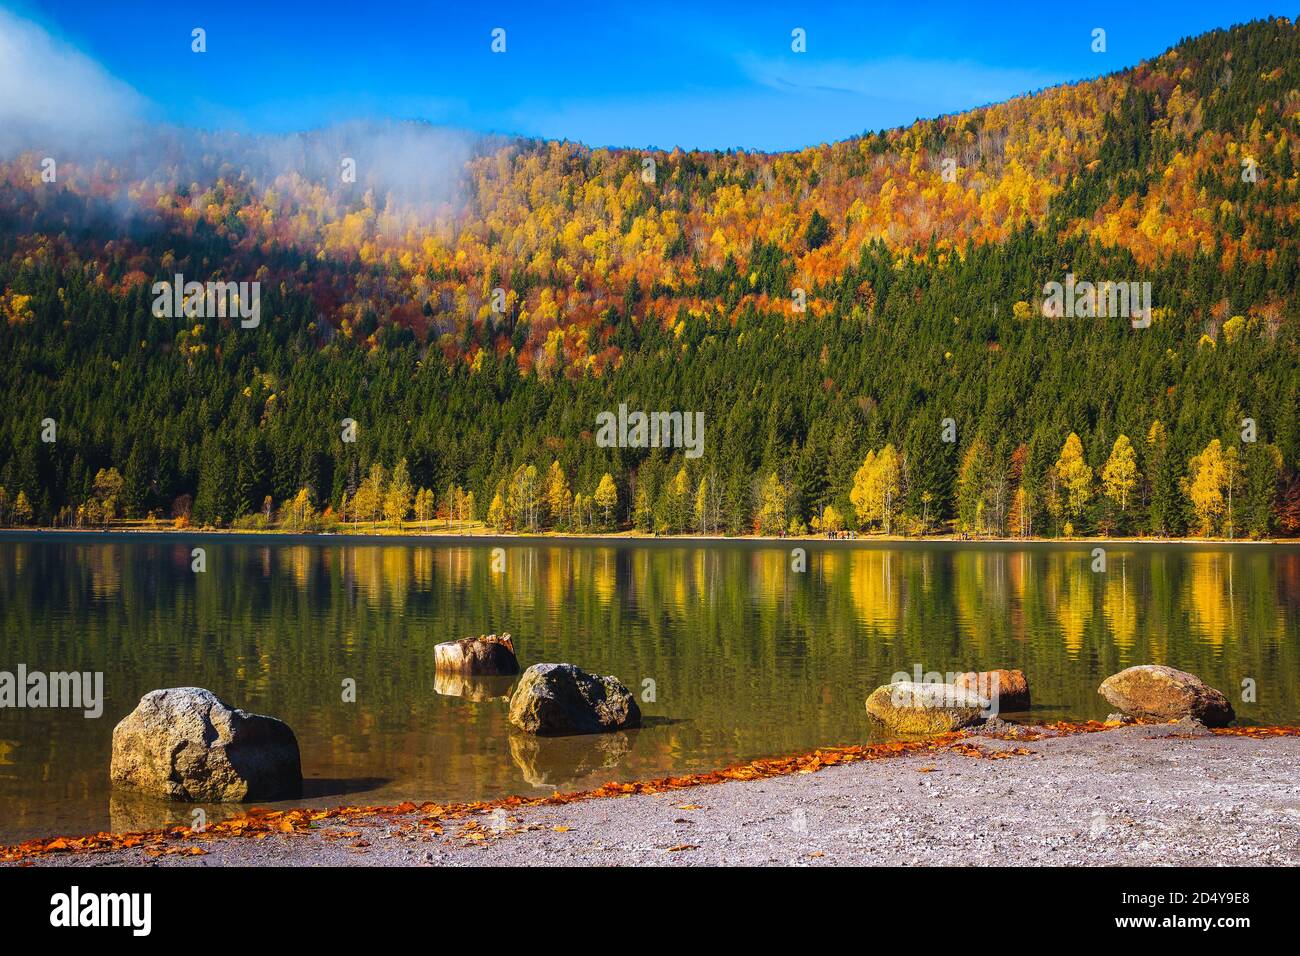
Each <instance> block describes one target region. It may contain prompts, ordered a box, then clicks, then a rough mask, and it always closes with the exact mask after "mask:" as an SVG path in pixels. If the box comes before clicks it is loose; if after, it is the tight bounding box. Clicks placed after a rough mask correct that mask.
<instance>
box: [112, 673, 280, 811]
mask: <svg viewBox="0 0 1300 956" xmlns="http://www.w3.org/2000/svg"><path fill="white" fill-rule="evenodd" d="M109 778H110V779H111V780H112V781H113V783H115V784H117V785H118V786H121V787H128V788H130V789H133V790H138V791H141V792H144V793H151V794H155V795H157V796H162V797H168V798H169V799H172V800H187V801H194V802H199V803H227V802H229V803H237V802H242V801H247V800H275V799H279V798H285V797H296V796H298V795H299V793H300V792H301V790H302V764H301V760H300V757H299V754H298V740H297V738H295V737H294V735H293V731H292V730H290V729H289V726H288V725H287V724H285V723H284V722H283V721H280V720H276V719H275V718H274V717H263V716H261V715H259V714H249V713H245V712H244V711H242V710H237V709H235V708H233V707H231V706H230V705H229V704H227V703H226V702H225V701H223V700H221V699H220V698H219V697H217V695H216V694H214V693H212V692H211V691H209V690H204V689H203V688H201V687H169V688H167V689H165V690H155V691H150V692H149V693H147V694H145V695H144V696H143V697H141V698H140V703H139V704H138V705H137V706H136V708H135V710H133V711H131V713H129V714H127V715H126V716H125V717H124V718H122V721H121V723H119V724H118V725H117V726H116V727H115V728H114V729H113V760H112V764H111V767H110V769H109Z"/></svg>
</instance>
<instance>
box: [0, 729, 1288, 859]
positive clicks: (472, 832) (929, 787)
mask: <svg viewBox="0 0 1300 956" xmlns="http://www.w3.org/2000/svg"><path fill="white" fill-rule="evenodd" d="M1297 757H1300V727H1262V728H1260V727H1246V728H1231V729H1225V730H1219V731H1210V730H1207V729H1206V728H1205V727H1203V726H1202V725H1200V724H1199V723H1197V722H1195V721H1186V720H1184V721H1179V722H1174V723H1169V724H1129V725H1122V726H1115V725H1111V724H1101V723H1098V722H1095V721H1093V722H1087V723H1082V724H1064V723H1062V724H1055V725H1048V726H1036V725H1010V724H1001V725H998V726H996V727H991V728H986V729H983V730H973V731H966V732H958V733H951V734H944V735H941V736H938V737H933V738H928V739H925V740H919V741H906V742H895V743H887V744H874V745H867V746H857V747H838V748H826V749H823V750H817V751H813V752H812V753H807V754H800V755H796V756H792V757H784V758H775V759H770V760H756V761H752V762H750V763H748V764H740V765H736V766H733V767H729V768H724V769H722V770H717V771H712V772H708V773H702V774H691V775H684V776H679V777H665V778H660V779H658V780H650V781H642V782H638V783H624V784H618V783H610V784H606V785H605V786H604V787H601V788H599V789H597V790H592V791H585V792H580V793H568V794H555V795H552V796H546V797H530V798H522V797H508V798H504V799H501V800H494V801H487V802H476V803H462V804H443V805H440V804H433V803H424V804H418V805H417V804H415V803H403V804H398V805H396V806H391V807H355V806H354V807H337V808H333V809H328V810H310V809H296V810H287V811H259V810H258V809H257V808H255V807H254V808H250V809H249V811H248V812H247V814H246V815H244V816H240V817H236V818H233V819H231V820H227V821H222V822H221V823H217V824H212V825H211V826H209V827H208V828H207V830H205V831H203V832H199V833H196V832H193V831H191V830H190V829H189V828H188V827H182V826H173V827H168V828H165V829H160V830H152V831H141V832H138V833H130V834H117V835H113V834H107V833H100V834H94V835H91V836H87V837H52V838H45V839H38V840H29V841H26V842H24V843H21V844H16V845H14V846H0V863H2V864H4V865H17V866H32V865H37V866H104V865H107V866H139V865H149V866H156V865H196V866H226V865H233V866H250V865H251V866H259V865H270V866H286V865H288V866H296V865H323V866H350V865H357V864H363V865H379V866H412V865H451V866H460V865H484V864H486V865H505V866H515V865H526V864H534V863H544V864H549V865H556V864H558V865H583V866H590V865H597V866H606V865H646V864H649V865H700V864H704V865H719V864H720V865H734V864H746V865H749V864H755V865H773V864H775V865H788V864H811V865H844V864H853V865H864V864H865V865H873V864H877V865H915V864H922V865H925V864H936V863H942V864H954V863H956V864H970V865H981V864H989V863H999V862H1000V863H1004V864H1005V863H1020V864H1027V865H1034V864H1043V863H1055V864H1066V865H1116V864H1134V865H1145V866H1150V865H1184V864H1192V863H1201V864H1202V865H1204V864H1206V863H1209V864H1237V865H1261V864H1265V865H1298V864H1300V812H1297V810H1296V808H1295V807H1294V806H1293V805H1292V801H1291V800H1290V799H1289V798H1288V797H1287V794H1288V793H1294V792H1295V791H1296V789H1297V788H1300V760H1297ZM1243 770H1246V771H1249V772H1243Z"/></svg>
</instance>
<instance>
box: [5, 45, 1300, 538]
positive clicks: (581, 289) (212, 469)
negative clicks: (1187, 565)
mask: <svg viewBox="0 0 1300 956" xmlns="http://www.w3.org/2000/svg"><path fill="white" fill-rule="evenodd" d="M398 133H399V134H400V135H401V136H402V137H403V141H404V142H405V143H407V144H408V146H409V145H410V144H414V146H415V148H414V149H411V150H408V151H409V152H412V153H414V155H415V158H414V160H413V162H412V166H411V169H410V171H409V173H407V172H406V171H404V170H402V169H400V168H399V169H397V170H396V171H395V170H394V167H393V164H392V163H391V162H387V163H385V162H383V161H382V160H379V159H376V160H373V161H371V160H368V159H367V155H366V151H365V145H364V143H360V144H358V143H357V142H356V141H357V140H358V139H361V140H365V139H366V137H367V135H368V134H367V133H366V131H364V130H361V131H358V130H357V129H353V130H351V131H345V132H342V133H340V132H338V131H332V132H331V131H323V132H320V133H316V134H306V135H304V136H301V137H295V138H288V139H286V140H285V141H272V140H265V139H263V140H247V139H239V138H237V137H233V136H224V135H218V134H209V135H204V136H202V137H197V141H196V138H195V137H190V136H187V134H185V133H184V132H183V131H176V130H159V131H158V133H157V139H156V143H155V144H154V148H153V149H152V151H151V150H150V149H148V148H144V147H142V148H141V149H137V150H133V151H131V152H130V154H129V155H127V156H122V155H120V154H119V155H118V156H116V157H114V156H98V157H78V156H70V157H66V158H64V157H60V161H59V164H58V176H57V180H56V181H54V182H48V181H45V179H43V177H42V160H43V158H44V156H43V154H42V153H41V152H39V151H29V152H26V153H22V154H20V155H17V156H14V157H10V158H9V159H8V160H7V161H5V162H4V163H2V164H0V290H3V291H2V293H0V312H2V313H3V316H4V321H3V322H0V362H3V368H4V372H3V374H2V375H0V400H3V401H4V404H5V409H6V410H5V414H4V416H3V418H2V419H0V488H2V489H3V490H2V491H0V524H10V523H19V524H26V523H41V524H48V523H58V524H81V525H85V524H96V523H100V522H103V521H106V520H109V519H111V518H113V517H143V516H145V515H147V514H150V513H152V514H156V515H158V516H161V517H165V518H167V519H168V520H171V519H172V518H176V519H178V520H179V521H180V522H181V523H186V522H193V523H194V524H200V525H203V524H208V525H218V526H228V525H232V524H236V525H240V526H249V525H258V524H261V523H265V522H266V521H268V520H272V521H274V520H279V521H283V522H284V523H285V524H286V525H287V526H290V527H317V526H323V525H326V524H329V523H331V522H334V521H339V520H347V521H351V520H358V519H361V520H375V519H387V520H391V521H394V522H399V521H402V520H410V519H423V518H427V517H429V516H432V515H442V516H447V515H448V514H450V516H451V517H453V518H462V519H463V518H470V517H477V518H480V519H487V520H488V521H489V522H490V523H492V524H494V525H496V526H499V527H504V528H511V529H514V530H531V529H534V528H550V527H554V528H559V529H578V530H589V529H598V528H609V527H613V526H626V525H628V524H631V525H634V526H636V527H639V528H642V529H645V530H659V531H667V532H675V531H684V530H700V531H708V532H712V531H714V530H715V529H716V530H718V531H720V532H725V533H733V534H736V533H749V532H752V531H755V530H757V531H762V532H764V533H775V532H784V531H791V530H793V531H799V530H805V529H809V528H811V529H814V530H823V529H824V530H838V529H840V528H853V529H881V530H886V531H890V532H894V533H900V532H902V533H924V532H934V531H938V530H947V529H948V528H949V527H956V528H957V529H958V530H962V531H970V532H973V533H991V534H1011V535H1029V534H1033V535H1060V534H1082V533H1091V532H1102V533H1119V534H1130V533H1144V534H1145V533H1153V534H1168V535H1177V534H1186V533H1198V534H1208V535H1224V536H1233V537H1244V536H1268V535H1274V534H1300V478H1298V474H1300V351H1298V347H1300V299H1298V298H1297V277H1298V275H1297V273H1298V270H1300V267H1298V265H1297V250H1298V242H1297V229H1298V228H1300V225H1298V224H1300V172H1298V170H1297V160H1298V159H1300V155H1298V153H1300V148H1298V144H1300V31H1297V28H1296V26H1295V25H1293V24H1292V23H1291V22H1290V21H1287V20H1276V21H1269V22H1256V23H1252V24H1249V25H1246V26H1241V27H1236V28H1233V29H1231V30H1225V31H1216V32H1213V33H1210V34H1206V35H1204V36H1201V37H1197V38H1194V39H1191V40H1187V41H1184V42H1183V43H1180V44H1179V45H1178V46H1177V47H1175V48H1173V49H1171V50H1169V51H1168V52H1166V53H1165V54H1164V55H1162V56H1160V57H1159V58H1157V59H1155V60H1153V61H1151V62H1148V63H1143V64H1140V65H1138V66H1136V67H1134V68H1132V69H1129V70H1126V71H1123V72H1121V73H1117V74H1113V75H1110V76H1107V77H1103V78H1100V79H1097V80H1093V81H1088V82H1083V83H1078V84H1074V85H1069V86H1064V87H1059V88H1054V89H1049V90H1046V91H1042V92H1039V93H1035V94H1033V95H1027V96H1024V97H1020V98H1017V99H1015V100H1012V101H1009V102H1007V103H1002V104H997V105H993V106H989V107H987V108H983V109H979V110H974V111H971V112H969V113H963V114H960V115H955V116H949V117H943V118H939V119H934V120H930V121H925V122H919V123H917V124H915V125H913V126H911V127H908V128H905V129H897V130H890V131H886V132H879V133H872V134H867V135H863V136H861V137H858V138H855V139H852V140H848V141H845V142H840V143H835V144H831V145H822V146H817V147H811V148H808V149H805V150H802V151H799V152H795V153H782V154H762V153H753V152H727V153H704V152H683V151H680V150H677V151H673V152H654V151H644V150H608V149H589V148H586V147H583V146H580V145H576V144H572V143H556V142H537V141H508V140H501V139H487V138H481V139H475V140H472V141H469V142H460V143H459V145H457V146H452V145H450V144H449V141H448V140H447V138H446V137H445V136H443V135H442V134H440V133H438V131H433V130H429V129H426V128H419V127H413V128H403V129H401V130H399V131H398ZM372 134H373V140H372V142H373V141H388V138H389V137H391V136H392V135H394V130H393V129H391V128H388V129H384V130H379V131H372ZM421 144H424V147H425V148H426V149H427V150H429V153H428V156H429V165H433V164H434V159H435V152H436V159H437V161H438V163H440V164H441V165H448V166H449V167H450V168H451V169H452V172H450V173H448V178H447V180H446V181H445V182H439V183H437V184H436V188H432V189H427V188H423V187H424V186H425V185H427V184H426V183H425V182H423V180H422V179H421V177H420V175H419V173H418V170H420V169H421V168H422V165H421V164H422V163H423V160H422V159H421V158H420V156H421V154H420V153H419V147H420V145H421ZM322 156H324V157H326V158H325V159H324V160H322V159H321V157H322ZM352 156H355V157H356V181H355V182H352V181H349V180H348V178H347V176H346V175H343V174H341V172H340V169H341V168H342V169H346V163H345V162H344V160H345V159H347V158H349V157H352ZM335 157H338V163H336V161H335ZM448 157H452V158H453V159H454V162H451V163H448ZM390 158H391V157H390ZM417 186H418V187H420V188H416V187H417ZM177 274H182V275H184V276H185V278H186V280H197V281H200V282H203V281H217V280H229V281H258V282H259V283H260V289H261V322H260V324H259V325H258V326H257V327H256V328H251V329H250V328H243V327H241V323H240V321H239V319H238V317H235V318H226V319H221V318H202V317H195V316H186V315H183V314H182V315H178V316H174V317H161V318H160V317H158V316H157V315H155V310H154V308H153V304H154V299H155V296H154V294H153V291H152V286H153V284H154V283H155V282H159V281H168V282H170V281H171V279H172V277H173V276H174V275H177ZM1067 275H1072V276H1075V277H1077V278H1078V279H1079V280H1081V281H1082V280H1087V281H1091V282H1104V281H1114V282H1149V283H1150V284H1151V301H1152V304H1153V309H1152V310H1151V314H1150V316H1149V318H1150V322H1149V324H1148V323H1145V322H1141V321H1139V322H1137V323H1134V322H1131V321H1130V319H1129V317H1128V316H1114V315H1111V316H1104V317H1099V316H1096V315H1093V316H1087V317H1084V316H1078V315H1073V316H1070V315H1062V314H1059V313H1057V312H1054V311H1053V310H1052V308H1050V307H1049V306H1048V304H1047V302H1046V301H1045V298H1046V297H1045V285H1046V284H1048V283H1053V282H1059V283H1064V282H1066V281H1067ZM496 290H499V291H496ZM494 293H495V294H494ZM1143 326H1146V327H1143ZM620 404H626V405H627V406H628V407H629V408H631V409H641V410H647V411H651V410H676V411H681V412H695V411H702V412H703V413H704V416H705V423H706V426H705V438H704V445H703V453H702V454H701V455H700V456H699V457H698V458H688V457H687V456H686V454H685V453H684V451H683V450H682V449H680V448H660V449H649V448H607V447H600V446H599V445H598V444H597V442H596V441H595V433H596V419H597V415H598V414H599V413H601V412H604V411H614V410H616V409H617V408H618V406H619V405H620ZM47 419H48V420H52V422H53V434H51V431H50V426H49V425H47V424H43V423H44V422H45V421H46V420H47ZM345 419H351V420H353V421H354V422H355V423H356V427H355V438H356V440H355V442H352V441H345V440H344V437H345V432H346V431H347V429H346V428H345V426H344V424H343V422H344V420H345ZM49 437H55V439H56V440H54V441H49V440H44V439H48V438H49ZM348 437H351V436H350V435H349V436H348ZM606 476H608V477H606ZM950 523H951V524H950Z"/></svg>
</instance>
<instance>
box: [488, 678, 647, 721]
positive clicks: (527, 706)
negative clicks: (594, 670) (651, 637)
mask: <svg viewBox="0 0 1300 956" xmlns="http://www.w3.org/2000/svg"><path fill="white" fill-rule="evenodd" d="M510 722H511V723H512V724H514V725H515V726H516V727H518V728H519V729H520V730H522V731H524V732H525V733H529V734H537V735H538V736H559V735H564V734H599V733H605V732H607V731H611V730H621V729H622V728H624V727H638V726H640V724H641V709H640V708H639V707H637V705H636V701H635V700H634V699H633V697H632V693H631V692H630V691H629V690H628V689H627V688H626V687H624V686H623V684H622V683H620V682H619V680H618V678H616V677H599V676H597V675H595V674H588V673H587V672H586V671H584V670H582V669H581V668H578V667H574V666H573V665H572V664H534V665H533V666H532V667H530V668H528V670H526V671H524V676H523V677H521V678H519V686H518V687H516V688H515V692H514V696H512V697H511V698H510Z"/></svg>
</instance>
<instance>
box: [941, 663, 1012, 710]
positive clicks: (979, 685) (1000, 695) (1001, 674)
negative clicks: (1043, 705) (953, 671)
mask: <svg viewBox="0 0 1300 956" xmlns="http://www.w3.org/2000/svg"><path fill="white" fill-rule="evenodd" d="M953 683H954V684H956V685H957V686H958V687H964V688H966V689H967V690H970V691H973V692H974V693H975V695H976V696H977V697H980V698H981V699H983V700H987V701H988V702H989V703H991V704H992V705H993V706H994V707H995V708H996V709H997V711H998V712H1002V711H1012V712H1014V711H1019V710H1028V709H1029V680H1028V679H1027V678H1026V677H1025V672H1024V671H1018V670H996V671H968V672H967V673H965V674H959V675H958V676H957V677H956V678H954V679H953Z"/></svg>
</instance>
